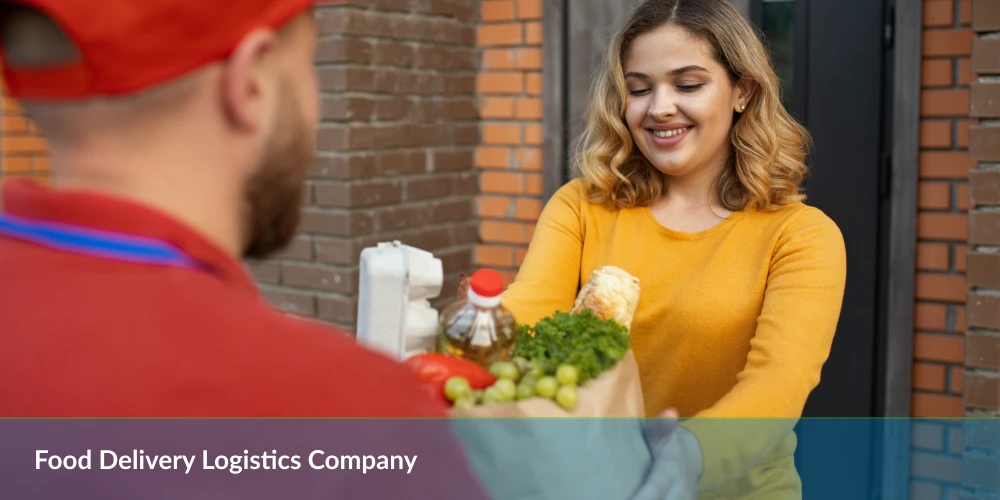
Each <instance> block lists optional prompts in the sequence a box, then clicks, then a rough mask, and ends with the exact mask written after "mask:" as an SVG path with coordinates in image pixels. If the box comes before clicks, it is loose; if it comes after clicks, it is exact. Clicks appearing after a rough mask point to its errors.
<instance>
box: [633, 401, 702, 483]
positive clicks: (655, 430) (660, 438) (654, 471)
mask: <svg viewBox="0 0 1000 500" xmlns="http://www.w3.org/2000/svg"><path fill="white" fill-rule="evenodd" d="M677 417H678V414H677V411H675V410H673V409H670V410H667V411H665V412H663V413H662V414H660V417H659V418H658V419H656V420H654V421H652V422H650V423H649V424H648V425H647V426H646V443H647V444H648V445H649V449H650V450H651V451H652V452H653V465H652V467H650V470H649V475H648V476H647V477H646V481H645V482H644V483H643V484H642V486H640V487H639V490H638V491H637V492H636V494H635V495H634V496H633V497H632V498H631V500H695V499H696V498H698V481H699V480H700V479H701V471H702V456H701V446H700V445H699V444H698V439H697V438H695V437H694V435H693V434H691V432H690V431H688V430H687V429H685V428H683V427H679V426H678V425H677Z"/></svg>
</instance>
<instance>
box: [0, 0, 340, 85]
mask: <svg viewBox="0 0 1000 500" xmlns="http://www.w3.org/2000/svg"><path fill="white" fill-rule="evenodd" d="M0 1H8V2H10V0H0ZM339 1H340V0H334V1H330V0H327V1H325V2H323V3H338V2H339ZM10 3H14V4H19V5H23V6H25V7H30V8H34V9H37V10H39V11H41V12H42V13H44V14H45V15H47V16H49V17H51V18H52V19H53V20H54V21H55V22H56V23H57V24H59V26H60V27H61V28H62V30H63V31H64V32H65V33H66V35H67V36H69V37H70V38H71V39H72V41H73V43H74V44H75V45H76V48H77V50H78V52H79V53H80V60H79V61H74V62H73V63H72V64H65V65H59V66H51V67H44V68H39V67H32V68H27V67H12V66H10V65H9V64H7V63H5V62H4V61H3V59H2V56H3V51H2V50H0V66H2V67H3V76H4V81H5V82H6V86H7V92H8V94H9V95H11V96H13V97H15V98H21V99H73V98H82V97H87V96H97V95H115V94H125V93H130V92H134V91H138V90H142V89H145V88H148V87H151V86H154V85H157V84H159V83H163V82H166V81H168V80H171V79H174V78H177V77H180V76H182V75H184V74H186V73H189V72H191V71H193V70H195V69H197V68H199V67H201V66H203V65H206V64H209V63H212V62H214V61H218V60H221V59H225V58H226V57H228V56H229V54H230V53H231V51H232V50H233V49H235V47H236V45H237V44H238V43H239V41H240V39H241V38H242V37H243V36H245V35H246V34H247V33H249V32H250V31H252V30H254V29H257V28H262V27H267V28H272V29H277V28H279V27H280V26H282V25H283V24H285V23H287V22H288V21H291V20H292V19H293V18H294V17H295V16H297V15H299V14H301V13H302V12H303V11H305V10H306V9H308V8H310V7H311V6H312V4H314V3H317V0H13V1H12V2H10ZM0 48H2V47H0Z"/></svg>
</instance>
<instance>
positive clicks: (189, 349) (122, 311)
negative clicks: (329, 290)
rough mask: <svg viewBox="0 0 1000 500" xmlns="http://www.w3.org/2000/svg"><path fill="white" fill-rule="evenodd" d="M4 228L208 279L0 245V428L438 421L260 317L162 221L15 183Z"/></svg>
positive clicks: (252, 303)
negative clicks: (72, 421)
mask: <svg viewBox="0 0 1000 500" xmlns="http://www.w3.org/2000/svg"><path fill="white" fill-rule="evenodd" d="M2 199H3V205H4V206H3V208H4V211H5V212H7V213H9V214H10V215H13V216H21V217H28V218H34V219H41V220H46V221H55V222H62V223H69V224H75V225H80V226H86V227H89V228H98V229H104V230H111V231H116V232H119V233H126V234H130V235H139V236H146V237H151V238H156V239H160V240H163V241H166V242H169V243H172V244H174V245H175V246H177V247H178V248H179V249H181V250H183V251H184V252H185V253H187V254H188V255H190V256H192V257H194V258H195V259H197V260H198V261H201V262H202V263H204V264H207V265H208V267H209V268H210V269H209V270H208V271H200V270H192V269H185V268H178V267H162V266H154V265H140V264H132V263H125V262H119V261H114V260H107V259H102V258H97V257H91V256H86V255H81V254H76V253H68V252H64V251H58V250H54V249H51V248H47V247H44V246H40V245H37V244H34V243H28V242H25V241H21V240H17V239H13V238H7V237H3V236H0V416H5V417H13V416H24V417H52V416H67V417H83V416H98V417H149V416H158V417H167V416H191V417H251V416H269V417H283V416H289V417H303V416H338V417H348V416H351V417H357V416H379V417H444V416H445V411H444V409H443V408H441V407H440V406H439V405H438V404H437V403H436V402H435V401H433V400H432V399H430V398H429V397H428V396H427V395H426V393H424V392H423V391H422V390H421V389H420V388H419V387H418V385H417V384H416V381H415V379H413V377H412V376H410V374H409V373H408V372H406V371H405V370H404V369H403V368H402V367H401V366H399V364H397V363H395V362H393V361H391V360H389V359H388V358H385V357H383V356H381V355H378V354H375V353H372V352H370V351H368V350H365V349H362V348H360V347H358V346H357V345H356V344H355V342H354V341H353V340H352V339H351V338H350V337H348V336H347V335H343V334H342V333H341V332H338V331H335V330H333V329H331V328H328V327H325V326H320V325H319V324H314V323H313V322H310V321H307V320H303V319H297V318H294V317H291V316H287V315H284V314H282V313H280V312H277V311H276V310H274V309H273V308H271V307H269V306H268V305H267V304H266V303H265V302H264V301H263V299H262V298H261V296H260V295H259V294H258V292H257V290H256V287H255V285H254V283H253V281H252V279H251V277H250V275H249V274H248V273H247V272H246V270H245V269H244V268H243V267H242V266H241V264H240V263H239V262H238V261H237V260H235V259H232V258H230V257H229V256H227V255H226V254H225V253H223V252H222V251H221V250H220V249H219V248H218V247H216V246H215V245H213V244H212V243H211V242H210V241H208V240H207V239H205V238H204V237H202V236H200V235H199V234H197V233H195V232H194V231H192V230H191V229H189V228H187V227H185V226H184V225H183V224H181V223H179V222H178V221H176V220H174V219H172V218H171V217H169V216H167V215H165V214H163V213H160V212H158V211H156V210H153V209H151V208H148V207H146V206H143V205H141V204H138V203H135V202H131V201H126V200H122V199H116V198H112V197H109V196H104V195H100V194H96V193H88V192H72V191H65V192H64V191H57V190H50V189H48V188H44V187H41V186H38V185H36V184H34V183H31V182H29V181H27V180H10V181H8V182H6V183H5V184H4V189H3V197H2Z"/></svg>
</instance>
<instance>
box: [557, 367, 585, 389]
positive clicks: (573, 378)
mask: <svg viewBox="0 0 1000 500" xmlns="http://www.w3.org/2000/svg"><path fill="white" fill-rule="evenodd" d="M556 380H558V381H559V385H572V386H575V385H576V383H577V381H579V380H580V372H579V370H577V369H576V367H575V366H573V365H559V369H558V370H556Z"/></svg>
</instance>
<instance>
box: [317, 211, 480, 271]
mask: <svg viewBox="0 0 1000 500" xmlns="http://www.w3.org/2000/svg"><path fill="white" fill-rule="evenodd" d="M474 221H475V219H469V220H468V221H458V222H442V223H438V224H426V225H423V226H419V227H415V228H408V229H392V230H386V231H375V232H369V233H365V234H359V235H356V236H351V237H349V238H344V239H345V240H368V239H377V240H378V241H392V240H394V239H399V238H402V237H405V236H407V235H408V234H413V233H415V232H419V231H420V230H430V229H438V228H441V227H455V225H456V224H468V223H469V222H474ZM472 227H476V228H477V229H478V226H472ZM301 234H308V235H313V236H319V237H330V236H328V235H323V234H321V233H314V232H307V233H306V232H304V233H301ZM352 242H353V241H352ZM476 244H477V243H476V242H470V243H463V244H461V245H451V246H448V247H442V248H443V249H456V248H464V247H467V246H474V245H476ZM366 248H367V247H366ZM439 250H440V249H438V250H436V251H439ZM359 254H360V252H359ZM297 262H307V263H319V264H322V265H325V266H338V268H339V266H343V265H346V264H335V263H327V262H321V261H297ZM355 267H356V266H355Z"/></svg>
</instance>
